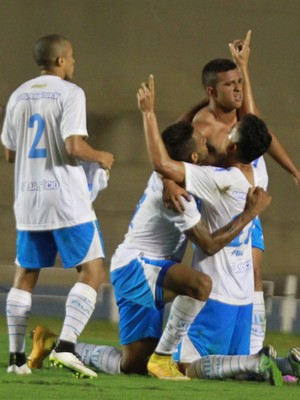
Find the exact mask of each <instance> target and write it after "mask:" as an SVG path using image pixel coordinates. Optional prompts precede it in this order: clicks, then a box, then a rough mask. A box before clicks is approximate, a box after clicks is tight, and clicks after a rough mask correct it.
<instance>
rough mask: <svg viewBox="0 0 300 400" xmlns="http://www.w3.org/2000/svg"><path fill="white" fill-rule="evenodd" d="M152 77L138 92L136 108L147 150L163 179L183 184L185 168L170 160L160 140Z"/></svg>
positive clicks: (155, 168)
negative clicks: (138, 111)
mask: <svg viewBox="0 0 300 400" xmlns="http://www.w3.org/2000/svg"><path fill="white" fill-rule="evenodd" d="M154 98H155V89H154V77H153V75H150V76H149V83H148V84H146V83H142V84H141V86H140V88H139V90H138V92H137V99H138V106H139V108H140V110H141V112H142V115H143V124H144V131H145V138H146V144H147V150H148V154H149V157H150V160H151V162H152V165H153V168H154V170H155V171H156V172H158V173H160V174H162V175H163V176H164V177H166V178H169V179H172V180H174V181H175V182H178V183H183V182H184V180H185V168H184V164H183V163H182V162H178V161H174V160H172V159H171V158H170V157H169V155H168V152H167V150H166V148H165V145H164V143H163V140H162V138H161V135H160V132H159V128H158V123H157V119H156V115H155V112H154Z"/></svg>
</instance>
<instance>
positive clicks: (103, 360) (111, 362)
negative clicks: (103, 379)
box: [75, 343, 122, 375]
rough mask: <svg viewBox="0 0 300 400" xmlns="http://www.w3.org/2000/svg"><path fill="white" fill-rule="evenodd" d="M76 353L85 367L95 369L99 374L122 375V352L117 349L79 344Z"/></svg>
mask: <svg viewBox="0 0 300 400" xmlns="http://www.w3.org/2000/svg"><path fill="white" fill-rule="evenodd" d="M75 351H76V353H78V354H79V355H80V358H81V360H82V362H83V363H84V364H85V365H87V366H89V367H94V368H95V369H96V370H97V371H99V372H106V373H107V374H111V375H116V374H120V373H121V369H120V365H121V358H122V352H121V350H119V349H117V348H116V347H112V346H99V345H94V344H87V343H78V344H76V346H75Z"/></svg>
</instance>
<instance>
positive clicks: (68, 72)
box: [63, 42, 75, 80]
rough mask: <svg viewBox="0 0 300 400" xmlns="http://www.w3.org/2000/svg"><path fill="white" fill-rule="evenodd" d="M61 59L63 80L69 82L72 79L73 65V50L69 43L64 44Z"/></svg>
mask: <svg viewBox="0 0 300 400" xmlns="http://www.w3.org/2000/svg"><path fill="white" fill-rule="evenodd" d="M63 58H64V72H65V79H66V80H70V79H72V78H73V74H74V64H75V60H74V56H73V48H72V45H71V43H70V42H67V43H66V46H65V51H64V55H63Z"/></svg>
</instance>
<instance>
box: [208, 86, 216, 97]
mask: <svg viewBox="0 0 300 400" xmlns="http://www.w3.org/2000/svg"><path fill="white" fill-rule="evenodd" d="M206 94H207V95H208V97H211V96H213V95H214V94H215V89H214V88H213V87H212V86H207V88H206Z"/></svg>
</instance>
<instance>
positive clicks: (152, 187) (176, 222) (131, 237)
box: [111, 172, 201, 271]
mask: <svg viewBox="0 0 300 400" xmlns="http://www.w3.org/2000/svg"><path fill="white" fill-rule="evenodd" d="M162 192H163V183H162V181H161V179H160V177H159V176H158V175H157V173H156V172H153V173H152V175H151V177H150V179H149V181H148V185H147V188H146V190H145V192H144V194H143V196H142V198H141V200H140V202H139V203H138V205H137V207H136V211H135V214H134V216H133V218H132V221H131V223H130V225H129V228H128V232H127V234H126V235H125V239H124V241H123V243H122V244H120V245H119V246H118V248H117V250H116V252H115V253H114V255H113V257H112V260H111V271H113V270H115V269H117V268H121V267H123V266H124V265H126V264H128V263H129V262H130V260H132V259H134V258H137V257H139V256H145V257H148V258H154V259H170V260H175V261H181V259H182V257H183V254H184V251H185V248H186V244H187V239H186V236H185V235H184V233H183V232H185V231H186V230H188V229H190V228H192V227H193V226H194V225H196V224H197V223H198V222H199V221H200V218H201V216H200V214H199V211H198V209H197V205H196V202H195V200H194V198H191V201H190V202H188V201H186V200H184V199H183V202H184V205H185V212H184V213H181V214H179V213H176V212H175V211H173V210H168V209H167V208H165V206H164V204H163V194H162Z"/></svg>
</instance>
